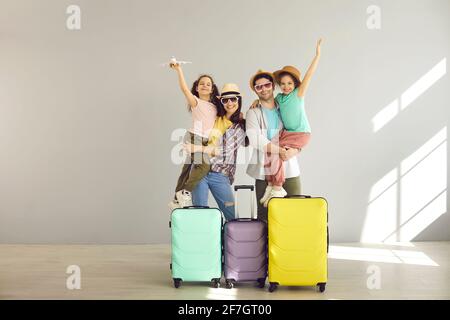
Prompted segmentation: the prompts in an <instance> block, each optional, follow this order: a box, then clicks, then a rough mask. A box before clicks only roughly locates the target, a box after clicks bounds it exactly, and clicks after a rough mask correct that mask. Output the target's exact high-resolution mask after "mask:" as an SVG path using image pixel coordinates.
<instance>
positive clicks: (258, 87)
mask: <svg viewBox="0 0 450 320" xmlns="http://www.w3.org/2000/svg"><path fill="white" fill-rule="evenodd" d="M254 88H255V91H256V92H261V91H262V90H263V89H264V88H265V89H270V88H272V82H266V83H263V84H257V85H256V86H254Z"/></svg>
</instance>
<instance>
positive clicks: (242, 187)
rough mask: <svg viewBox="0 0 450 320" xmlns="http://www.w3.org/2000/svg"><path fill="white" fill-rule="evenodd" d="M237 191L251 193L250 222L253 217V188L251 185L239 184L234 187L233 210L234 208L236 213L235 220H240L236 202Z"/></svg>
mask: <svg viewBox="0 0 450 320" xmlns="http://www.w3.org/2000/svg"><path fill="white" fill-rule="evenodd" d="M238 190H250V191H251V198H250V206H251V215H250V220H251V219H253V217H254V216H255V199H253V198H254V196H253V194H254V190H255V186H254V185H251V184H241V185H235V186H234V208H235V213H236V220H241V218H239V209H238V201H237V200H238V199H237V191H238ZM244 219H245V218H244ZM255 219H256V217H255Z"/></svg>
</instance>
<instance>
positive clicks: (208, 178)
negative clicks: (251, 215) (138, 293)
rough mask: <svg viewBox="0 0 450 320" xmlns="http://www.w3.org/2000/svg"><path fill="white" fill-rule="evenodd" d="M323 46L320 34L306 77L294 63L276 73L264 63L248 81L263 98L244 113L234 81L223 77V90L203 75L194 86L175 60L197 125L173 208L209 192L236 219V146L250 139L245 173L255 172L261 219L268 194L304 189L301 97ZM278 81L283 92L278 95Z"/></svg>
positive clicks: (202, 200) (305, 127)
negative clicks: (300, 160) (299, 158)
mask: <svg viewBox="0 0 450 320" xmlns="http://www.w3.org/2000/svg"><path fill="white" fill-rule="evenodd" d="M320 45H321V40H319V41H318V42H317V46H316V55H315V57H314V59H313V61H312V63H311V65H310V66H309V68H308V70H307V72H306V73H305V75H304V77H303V79H301V75H300V71H299V70H298V69H297V68H295V67H293V66H285V67H283V68H282V69H280V70H277V71H275V72H273V73H271V72H267V71H263V70H259V71H258V72H257V73H256V74H255V75H253V76H252V77H251V79H250V88H251V89H252V90H253V91H254V92H255V93H256V95H257V96H258V99H257V100H256V101H255V102H254V103H253V104H252V106H251V107H250V109H249V110H248V111H247V114H246V117H245V119H244V118H243V116H242V112H241V109H242V96H241V93H240V90H239V87H238V86H237V85H236V84H233V83H228V84H225V85H224V86H223V88H222V92H221V93H219V90H218V88H217V85H216V84H215V83H214V80H213V79H212V77H210V76H208V75H201V76H200V77H199V78H198V79H197V80H196V81H195V82H194V84H193V86H192V88H191V90H189V88H188V86H187V84H186V81H185V79H184V75H183V71H182V69H181V66H180V65H179V64H172V65H171V68H172V69H175V70H176V72H177V74H178V80H179V85H180V88H181V91H182V92H183V94H184V96H185V97H186V100H187V104H188V110H189V112H191V113H192V126H191V128H190V129H189V130H188V131H187V133H186V136H185V138H184V145H183V147H184V149H185V150H186V151H187V152H188V154H189V155H190V156H188V157H187V158H186V162H185V164H184V165H183V168H182V171H181V174H180V177H179V178H178V182H177V186H176V189H175V195H174V199H173V200H172V202H171V203H170V204H169V206H170V208H171V209H175V208H179V207H185V206H192V205H195V206H207V205H208V192H209V191H211V193H212V195H213V197H214V199H215V200H216V202H217V204H218V206H219V208H220V210H221V211H222V212H223V213H224V216H225V219H226V220H232V219H234V218H235V206H234V197H233V192H232V188H231V185H232V184H233V182H234V175H235V172H236V160H237V152H238V149H239V147H240V146H248V145H250V146H252V147H253V148H254V152H253V154H252V158H251V161H250V164H249V165H248V168H247V174H248V175H249V176H251V177H252V178H254V179H255V187H256V195H257V198H258V200H259V201H258V218H259V219H261V220H263V221H266V222H267V203H268V201H269V200H270V198H272V197H284V196H286V195H298V194H301V185H300V169H299V165H298V162H297V159H296V155H297V154H298V153H299V152H300V150H301V149H303V148H304V147H305V146H306V145H307V144H308V142H309V140H310V136H311V128H310V125H309V122H308V118H307V115H306V112H305V102H304V97H305V93H306V91H307V88H308V85H309V83H310V80H311V77H312V75H313V74H314V72H315V70H316V68H317V64H318V62H319V58H320ZM276 85H278V86H279V88H280V90H281V92H280V93H279V94H277V95H276V97H274V91H275V86H276Z"/></svg>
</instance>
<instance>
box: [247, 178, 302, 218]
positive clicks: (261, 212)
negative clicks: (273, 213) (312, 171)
mask: <svg viewBox="0 0 450 320" xmlns="http://www.w3.org/2000/svg"><path fill="white" fill-rule="evenodd" d="M255 187H256V201H257V204H258V219H261V220H263V221H265V222H267V208H264V206H263V205H262V203H260V202H259V199H261V198H262V196H263V195H264V192H265V191H266V187H267V181H265V180H259V179H256V181H255ZM283 188H284V190H286V192H287V194H288V196H292V195H300V194H301V191H302V190H301V183H300V177H293V178H287V179H286V181H285V182H284V184H283Z"/></svg>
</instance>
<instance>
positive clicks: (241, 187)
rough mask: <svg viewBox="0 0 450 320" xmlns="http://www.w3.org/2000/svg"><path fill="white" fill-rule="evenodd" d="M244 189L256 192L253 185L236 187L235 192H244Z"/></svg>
mask: <svg viewBox="0 0 450 320" xmlns="http://www.w3.org/2000/svg"><path fill="white" fill-rule="evenodd" d="M243 189H247V190H251V191H253V190H255V186H254V185H251V184H239V185H237V186H234V191H238V190H243Z"/></svg>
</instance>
